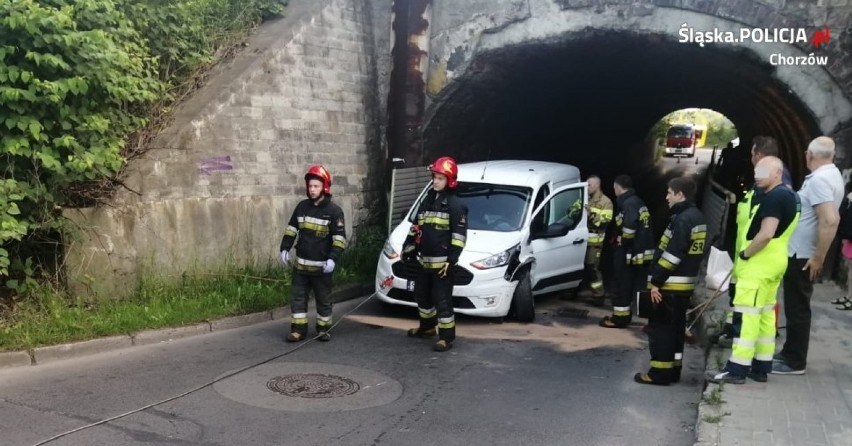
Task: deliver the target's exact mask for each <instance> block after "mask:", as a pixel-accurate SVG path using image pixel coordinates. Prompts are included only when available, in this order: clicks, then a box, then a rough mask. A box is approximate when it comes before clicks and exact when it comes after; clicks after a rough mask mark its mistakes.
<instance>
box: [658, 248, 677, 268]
mask: <svg viewBox="0 0 852 446" xmlns="http://www.w3.org/2000/svg"><path fill="white" fill-rule="evenodd" d="M657 263H659V264H660V266H662V267H663V268H665V269H667V270H674V269H675V267H677V266H678V265H680V258H679V257H677V256H675V255H673V254H672V253H670V252H668V251H663V255H662V256H660V261H659V262H657Z"/></svg>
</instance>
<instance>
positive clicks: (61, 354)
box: [0, 283, 375, 368]
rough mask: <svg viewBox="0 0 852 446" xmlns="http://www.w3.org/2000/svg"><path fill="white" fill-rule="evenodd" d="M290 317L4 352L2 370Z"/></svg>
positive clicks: (349, 295)
mask: <svg viewBox="0 0 852 446" xmlns="http://www.w3.org/2000/svg"><path fill="white" fill-rule="evenodd" d="M374 289H375V285H374V284H373V283H351V284H347V285H343V286H340V287H337V288H335V289H334V290H333V291H332V292H331V294H330V295H329V297H330V298H331V300H332V302H334V303H340V302H344V301H347V300H351V299H354V298H356V297H359V296H364V295H367V294H372V293H373V291H374ZM288 317H290V308H289V307H278V308H274V309H272V310H268V311H263V312H260V313H251V314H244V315H240V316H230V317H224V318H221V319H216V320H213V321H207V322H202V323H199V324H195V325H187V326H183V327H167V328H160V329H155V330H143V331H140V332H138V333H131V334H128V335H119V336H109V337H104V338H98V339H92V340H88V341H81V342H71V343H68V344H60V345H50V346H45V347H36V348H33V349H29V350H24V351H13V352H0V368H7V367H20V366H27V365H33V366H34V365H39V364H45V363H49V362H53V361H59V360H63V359H69V358H74V357H78V356H85V355H91V354H95V353H105V352H110V351H114V350H121V349H125V348H128V347H134V346H141V345H150V344H157V343H160V342H168V341H172V340H175V339H181V338H188V337H192V336H197V335H202V334H206V333H213V332H216V331H223V330H230V329H233V328H241V327H247V326H249V325H255V324H259V323H263V322H269V321H272V320H280V319H284V318H288Z"/></svg>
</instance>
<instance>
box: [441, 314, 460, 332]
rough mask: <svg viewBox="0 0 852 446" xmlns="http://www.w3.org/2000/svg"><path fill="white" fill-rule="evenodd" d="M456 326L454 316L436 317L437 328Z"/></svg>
mask: <svg viewBox="0 0 852 446" xmlns="http://www.w3.org/2000/svg"><path fill="white" fill-rule="evenodd" d="M455 326H456V318H455V317H454V316H450V317H440V318H438V328H443V329H447V328H453V327H455Z"/></svg>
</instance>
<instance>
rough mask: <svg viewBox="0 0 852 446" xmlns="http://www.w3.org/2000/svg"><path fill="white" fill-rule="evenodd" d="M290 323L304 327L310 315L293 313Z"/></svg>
mask: <svg viewBox="0 0 852 446" xmlns="http://www.w3.org/2000/svg"><path fill="white" fill-rule="evenodd" d="M290 322H291V323H293V324H296V325H303V324H307V323H308V313H293V314H292V315H291V316H290Z"/></svg>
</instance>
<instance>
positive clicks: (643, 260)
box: [614, 189, 654, 265]
mask: <svg viewBox="0 0 852 446" xmlns="http://www.w3.org/2000/svg"><path fill="white" fill-rule="evenodd" d="M616 204H617V205H618V213H617V214H616V215H615V233H614V236H615V242H616V243H615V244H616V246H619V247H621V249H622V250H623V251H624V253H625V254H626V255H627V259H626V260H627V264H628V265H643V264H647V263H648V262H650V261H651V259H652V258H653V257H654V234H653V232H652V231H651V214H650V213H649V212H648V207H647V206H645V202H643V201H642V199H641V198H639V196H638V195H636V193H635V192H634V191H633V189H629V190H627V191H626V192H624V193H623V194H621V195H620V196H619V197H618V198H617V199H616Z"/></svg>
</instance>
